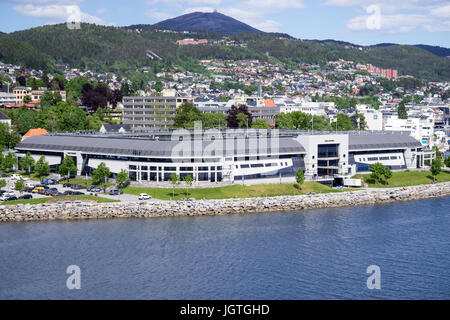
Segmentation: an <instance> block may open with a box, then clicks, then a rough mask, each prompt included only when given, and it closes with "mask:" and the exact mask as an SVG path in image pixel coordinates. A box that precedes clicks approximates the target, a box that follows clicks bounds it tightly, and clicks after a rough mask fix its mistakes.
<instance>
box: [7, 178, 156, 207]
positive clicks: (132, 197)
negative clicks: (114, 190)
mask: <svg viewBox="0 0 450 320" xmlns="http://www.w3.org/2000/svg"><path fill="white" fill-rule="evenodd" d="M0 179H4V180H5V181H6V186H5V187H4V188H2V190H6V191H13V192H14V195H15V196H16V197H17V198H19V196H20V192H19V191H15V190H14V186H15V182H16V181H17V180H15V179H12V178H11V177H5V178H0ZM23 179H24V180H25V184H28V183H29V184H32V185H41V183H40V181H36V180H30V179H27V178H25V177H23ZM65 182H67V181H64V182H61V183H60V184H54V185H48V187H49V188H56V189H57V190H58V192H60V193H64V192H65V191H80V192H82V193H83V194H86V195H96V196H98V197H102V198H108V199H113V200H120V201H122V202H129V201H137V200H138V196H135V195H131V194H125V193H124V194H121V195H109V194H108V193H106V194H102V193H98V192H97V193H95V192H90V191H87V190H86V188H83V189H77V190H74V189H72V188H70V187H64V186H63V183H65ZM24 194H32V195H33V198H36V199H38V198H52V196H46V195H43V194H39V193H35V192H32V193H31V192H22V195H24ZM53 198H57V197H53ZM146 201H162V200H158V199H150V200H146Z"/></svg>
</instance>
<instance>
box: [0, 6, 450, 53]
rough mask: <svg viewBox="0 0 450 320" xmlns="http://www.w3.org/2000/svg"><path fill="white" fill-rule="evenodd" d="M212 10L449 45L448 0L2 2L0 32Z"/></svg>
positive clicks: (148, 20)
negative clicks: (76, 19) (76, 21)
mask: <svg viewBox="0 0 450 320" xmlns="http://www.w3.org/2000/svg"><path fill="white" fill-rule="evenodd" d="M214 9H216V10H217V11H219V12H221V13H224V14H226V15H229V16H231V17H233V18H236V19H238V20H240V21H243V22H245V23H248V24H250V25H251V26H253V27H255V28H258V29H260V30H263V31H274V32H285V33H288V34H290V35H292V36H294V37H296V38H300V39H335V40H344V41H348V42H352V43H356V44H361V45H368V44H376V43H382V42H393V43H402V44H418V43H421V44H429V45H439V46H444V47H450V1H449V0H428V1H426V0H317V1H310V0H230V1H228V0H128V1H119V0H96V1H94V0H91V1H87V0H0V31H3V32H11V31H16V30H23V29H27V28H31V27H36V26H41V25H43V24H52V23H60V22H65V21H67V19H68V17H69V16H74V15H75V16H77V17H79V19H80V20H81V21H83V22H92V23H97V24H105V25H116V26H125V25H130V24H152V23H156V22H158V21H161V20H164V19H167V18H171V17H176V16H178V15H181V14H184V13H189V12H193V11H204V12H205V11H213V10H214Z"/></svg>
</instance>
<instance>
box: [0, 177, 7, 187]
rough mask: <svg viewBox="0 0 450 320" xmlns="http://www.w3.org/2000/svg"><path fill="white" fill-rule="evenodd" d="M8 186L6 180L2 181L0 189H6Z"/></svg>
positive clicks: (0, 181) (0, 180)
mask: <svg viewBox="0 0 450 320" xmlns="http://www.w3.org/2000/svg"><path fill="white" fill-rule="evenodd" d="M5 186H6V180H5V179H0V189H1V188H4V187H5Z"/></svg>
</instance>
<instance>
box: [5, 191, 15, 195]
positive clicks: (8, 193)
mask: <svg viewBox="0 0 450 320" xmlns="http://www.w3.org/2000/svg"><path fill="white" fill-rule="evenodd" d="M3 195H6V196H13V195H15V193H14V191H12V190H10V191H6V192H5V193H3Z"/></svg>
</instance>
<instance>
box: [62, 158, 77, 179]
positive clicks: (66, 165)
mask: <svg viewBox="0 0 450 320" xmlns="http://www.w3.org/2000/svg"><path fill="white" fill-rule="evenodd" d="M58 172H59V174H60V175H61V176H65V175H67V179H70V177H71V176H72V175H76V173H77V166H76V165H75V162H74V161H73V158H72V157H71V156H65V157H64V159H63V161H62V163H61V165H60V166H59V169H58Z"/></svg>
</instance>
